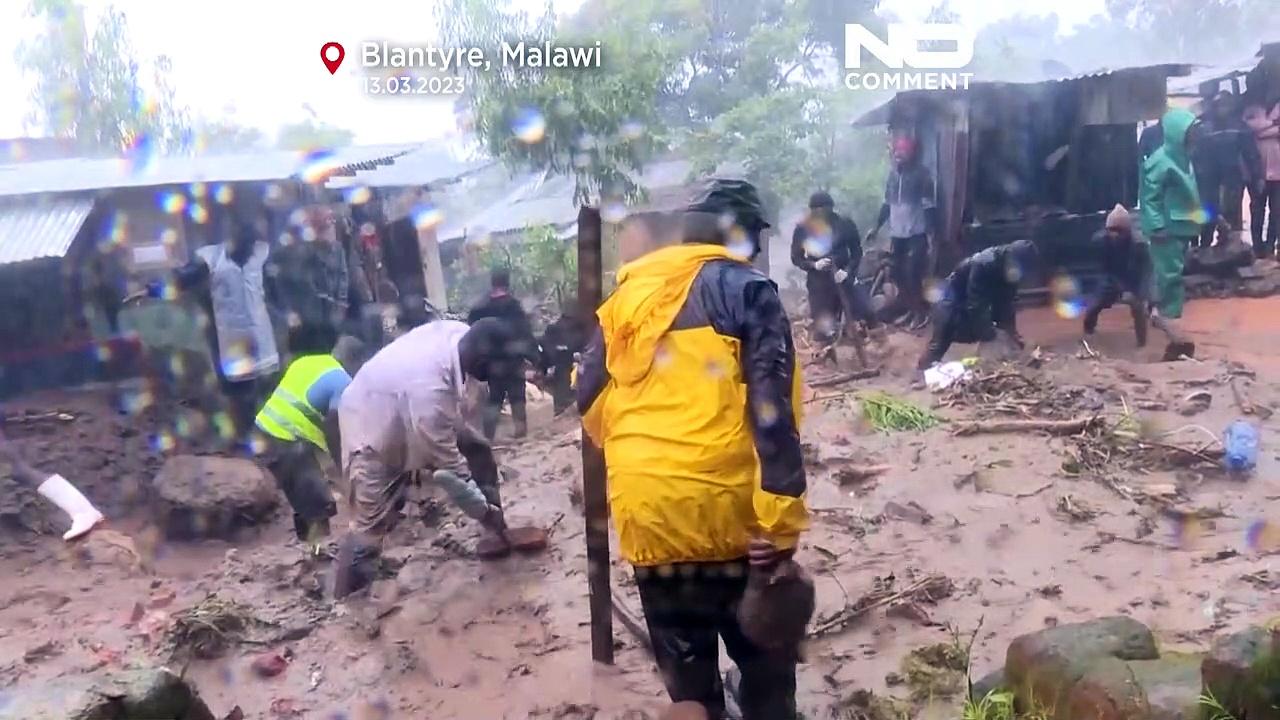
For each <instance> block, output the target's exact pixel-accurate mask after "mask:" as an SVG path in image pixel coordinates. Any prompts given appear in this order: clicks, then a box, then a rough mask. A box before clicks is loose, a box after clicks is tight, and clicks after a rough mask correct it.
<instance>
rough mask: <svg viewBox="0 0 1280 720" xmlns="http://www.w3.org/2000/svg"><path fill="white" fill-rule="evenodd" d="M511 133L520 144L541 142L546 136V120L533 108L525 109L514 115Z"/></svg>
mask: <svg viewBox="0 0 1280 720" xmlns="http://www.w3.org/2000/svg"><path fill="white" fill-rule="evenodd" d="M511 132H512V133H514V134H515V136H516V139H518V140H519V141H520V142H522V143H525V144H528V145H533V144H536V143H540V142H542V139H543V138H544V137H546V134H547V119H546V118H545V117H543V116H542V113H540V112H538V111H537V110H535V109H533V108H525V109H523V110H521V111H520V112H518V113H517V114H516V119H515V122H514V123H512V124H511Z"/></svg>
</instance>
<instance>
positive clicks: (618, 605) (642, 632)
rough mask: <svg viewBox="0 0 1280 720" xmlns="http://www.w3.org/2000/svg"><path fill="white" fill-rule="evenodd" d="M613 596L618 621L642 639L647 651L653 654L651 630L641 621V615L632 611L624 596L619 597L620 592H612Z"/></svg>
mask: <svg viewBox="0 0 1280 720" xmlns="http://www.w3.org/2000/svg"><path fill="white" fill-rule="evenodd" d="M612 598H613V616H614V617H616V618H618V622H620V623H622V626H623V627H625V628H626V629H627V630H629V631H631V634H632V635H634V636H635V638H636V639H637V640H639V641H640V646H641V647H643V648H644V650H645V652H647V653H649V654H650V655H652V654H653V641H652V640H650V639H649V630H648V628H647V627H645V624H644V623H643V622H641V621H640V619H639V616H638V615H636V614H635V613H634V612H632V610H631V608H629V607H628V606H627V603H626V602H625V601H623V599H622V598H620V597H618V593H617V592H616V591H614V592H613V593H612Z"/></svg>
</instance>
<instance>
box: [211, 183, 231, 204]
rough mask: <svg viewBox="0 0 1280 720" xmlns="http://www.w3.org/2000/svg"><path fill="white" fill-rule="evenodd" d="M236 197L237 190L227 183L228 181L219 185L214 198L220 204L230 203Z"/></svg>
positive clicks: (214, 192)
mask: <svg viewBox="0 0 1280 720" xmlns="http://www.w3.org/2000/svg"><path fill="white" fill-rule="evenodd" d="M234 197H235V191H234V190H232V189H231V186H230V185H227V184H226V183H223V184H222V185H219V186H218V189H217V190H214V191H213V199H214V200H215V201H217V203H218V204H219V205H230V204H231V200H232V199H233V198H234Z"/></svg>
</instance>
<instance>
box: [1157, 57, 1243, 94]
mask: <svg viewBox="0 0 1280 720" xmlns="http://www.w3.org/2000/svg"><path fill="white" fill-rule="evenodd" d="M1257 66H1258V59H1257V58H1256V57H1251V58H1248V59H1245V60H1241V61H1240V62H1234V63H1228V64H1226V65H1212V66H1207V67H1197V68H1196V69H1195V70H1192V71H1191V73H1190V74H1188V75H1184V76H1182V77H1177V78H1169V94H1170V95H1194V96H1196V97H1199V95H1200V85H1201V84H1203V83H1207V82H1213V81H1215V80H1218V81H1222V80H1230V79H1231V78H1235V77H1240V76H1241V75H1248V74H1249V72H1250V71H1251V70H1253V69H1254V68H1255V67H1257Z"/></svg>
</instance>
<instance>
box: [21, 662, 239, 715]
mask: <svg viewBox="0 0 1280 720" xmlns="http://www.w3.org/2000/svg"><path fill="white" fill-rule="evenodd" d="M161 718H163V719H164V720H216V718H215V717H214V715H213V713H212V712H210V710H209V708H208V706H206V705H205V704H204V701H202V700H201V699H200V696H199V694H198V693H197V692H196V691H195V688H193V687H191V686H190V685H188V684H187V683H186V682H185V681H184V680H183V679H182V678H180V677H178V676H177V675H175V674H173V673H172V672H170V671H168V670H166V669H163V668H151V669H146V670H133V671H128V672H119V673H102V672H99V673H87V674H84V675H79V676H75V677H64V678H58V679H56V680H52V681H49V682H47V683H39V684H37V683H31V684H27V685H24V686H22V687H20V688H10V689H8V690H4V691H0V720H159V719H161Z"/></svg>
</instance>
